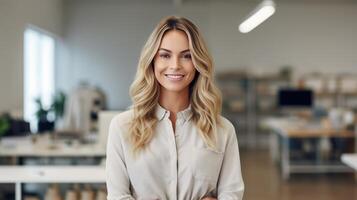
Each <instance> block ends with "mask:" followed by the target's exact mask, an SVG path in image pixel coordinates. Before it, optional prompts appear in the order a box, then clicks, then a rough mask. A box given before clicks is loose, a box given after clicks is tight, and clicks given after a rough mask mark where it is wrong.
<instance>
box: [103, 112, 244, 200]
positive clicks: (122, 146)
mask: <svg viewBox="0 0 357 200" xmlns="http://www.w3.org/2000/svg"><path fill="white" fill-rule="evenodd" d="M169 115H170V112H169V111H167V110H165V109H164V108H162V107H161V106H160V105H158V106H157V108H156V117H157V118H158V119H159V122H158V124H157V127H156V129H155V135H154V137H153V139H152V140H151V142H150V143H149V144H148V146H147V148H146V150H145V151H141V152H140V153H139V154H138V155H137V156H136V157H133V155H132V153H131V143H130V142H129V140H128V127H129V123H130V121H131V119H132V116H133V111H132V110H129V111H126V112H123V113H121V114H119V115H117V116H115V117H114V118H113V120H112V121H111V124H110V128H109V136H108V143H107V161H106V178H107V192H108V196H107V199H108V200H119V199H120V200H124V199H125V200H132V199H142V200H144V199H145V200H154V199H160V200H197V199H202V198H203V197H206V196H211V197H216V198H218V200H241V199H242V198H243V192H244V183H243V179H242V175H241V166H240V158H239V150H238V142H237V138H236V134H235V130H234V127H233V125H232V124H231V123H230V122H229V121H228V120H227V119H225V118H224V117H221V119H222V122H223V127H220V128H219V129H218V133H219V134H218V142H217V147H218V148H217V151H214V150H211V149H208V148H207V147H206V146H205V143H204V141H203V140H202V139H201V136H200V135H199V134H198V132H197V128H196V127H195V125H194V123H193V122H192V120H190V119H191V108H190V107H188V108H187V109H185V110H183V111H181V112H179V113H177V121H176V130H175V133H174V131H173V126H172V124H171V121H170V119H169Z"/></svg>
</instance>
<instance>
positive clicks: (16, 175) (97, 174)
mask: <svg viewBox="0 0 357 200" xmlns="http://www.w3.org/2000/svg"><path fill="white" fill-rule="evenodd" d="M16 182H22V183H104V182H105V167H104V166H102V165H100V166H0V183H16Z"/></svg>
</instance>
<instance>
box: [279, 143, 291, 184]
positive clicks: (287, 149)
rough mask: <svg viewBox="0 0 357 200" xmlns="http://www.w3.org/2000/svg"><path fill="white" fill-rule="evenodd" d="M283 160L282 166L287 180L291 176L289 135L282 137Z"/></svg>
mask: <svg viewBox="0 0 357 200" xmlns="http://www.w3.org/2000/svg"><path fill="white" fill-rule="evenodd" d="M282 143H283V146H282V158H281V159H282V160H281V164H282V166H281V168H282V175H283V178H284V179H285V180H287V179H289V177H290V155H289V154H290V140H289V138H288V137H282Z"/></svg>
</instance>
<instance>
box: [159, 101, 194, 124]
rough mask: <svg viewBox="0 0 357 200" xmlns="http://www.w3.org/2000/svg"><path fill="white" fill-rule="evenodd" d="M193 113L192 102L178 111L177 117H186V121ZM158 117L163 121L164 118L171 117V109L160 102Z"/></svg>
mask: <svg viewBox="0 0 357 200" xmlns="http://www.w3.org/2000/svg"><path fill="white" fill-rule="evenodd" d="M191 115H192V110H191V104H190V105H189V106H188V107H187V108H186V109H184V110H182V111H180V112H178V113H177V119H180V118H182V119H184V120H185V121H187V120H189V118H190V117H191ZM156 117H157V119H159V121H161V120H162V119H164V118H169V117H170V111H168V110H166V109H165V108H163V107H162V106H161V105H160V104H157V106H156Z"/></svg>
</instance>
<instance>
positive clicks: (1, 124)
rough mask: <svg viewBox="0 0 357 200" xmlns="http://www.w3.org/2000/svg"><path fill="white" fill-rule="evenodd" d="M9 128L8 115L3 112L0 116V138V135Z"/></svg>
mask: <svg viewBox="0 0 357 200" xmlns="http://www.w3.org/2000/svg"><path fill="white" fill-rule="evenodd" d="M9 129H10V120H9V116H8V115H6V114H4V115H1V116H0V140H1V137H2V136H3V135H4V134H5V133H6V132H7V131H8V130H9Z"/></svg>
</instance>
